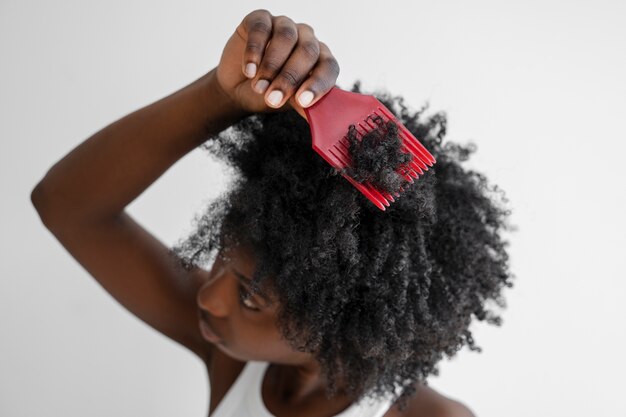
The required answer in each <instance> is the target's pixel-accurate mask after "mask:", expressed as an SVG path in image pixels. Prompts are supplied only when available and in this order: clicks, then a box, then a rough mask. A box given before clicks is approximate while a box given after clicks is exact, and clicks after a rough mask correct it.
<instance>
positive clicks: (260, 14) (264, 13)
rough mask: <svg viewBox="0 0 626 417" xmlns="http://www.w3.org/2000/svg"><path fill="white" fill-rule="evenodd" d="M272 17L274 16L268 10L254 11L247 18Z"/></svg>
mask: <svg viewBox="0 0 626 417" xmlns="http://www.w3.org/2000/svg"><path fill="white" fill-rule="evenodd" d="M271 16H272V14H271V13H270V12H269V10H267V9H256V10H253V11H251V12H250V13H248V16H246V17H251V18H254V17H260V18H268V17H271Z"/></svg>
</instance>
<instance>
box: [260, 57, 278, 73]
mask: <svg viewBox="0 0 626 417" xmlns="http://www.w3.org/2000/svg"><path fill="white" fill-rule="evenodd" d="M262 67H263V71H264V72H269V73H272V74H275V73H276V72H278V70H280V68H281V67H282V64H280V63H279V62H278V61H277V60H275V59H266V60H263V63H262Z"/></svg>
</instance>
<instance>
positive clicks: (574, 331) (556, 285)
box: [0, 0, 626, 417]
mask: <svg viewBox="0 0 626 417" xmlns="http://www.w3.org/2000/svg"><path fill="white" fill-rule="evenodd" d="M257 8H266V9H268V10H269V11H270V12H272V14H274V15H281V14H285V15H287V16H289V17H291V18H292V19H294V20H295V21H296V22H306V23H308V24H310V25H311V26H313V28H314V29H315V33H316V35H317V37H318V39H320V40H321V41H323V42H325V43H327V44H328V46H329V47H330V49H331V51H332V52H333V54H334V55H335V57H336V58H337V60H338V61H339V63H340V66H341V74H340V76H339V79H338V81H337V84H338V85H340V86H342V87H346V86H349V85H351V84H352V82H353V81H354V80H356V79H360V80H361V81H362V82H363V84H362V88H363V89H366V90H373V89H376V88H384V89H387V90H388V91H390V92H392V93H394V94H399V95H402V96H404V97H405V98H406V102H407V104H409V105H410V106H411V107H412V108H413V109H418V108H419V107H421V106H422V105H423V104H424V103H425V102H426V101H428V102H429V103H430V108H429V110H428V112H427V113H428V114H432V113H434V112H436V111H445V112H446V113H447V115H448V122H449V124H448V134H447V139H449V140H453V141H456V142H460V143H466V142H467V141H470V140H471V141H473V142H475V143H476V144H477V146H478V151H477V153H476V154H475V155H474V156H473V157H472V159H471V161H470V162H469V163H468V165H467V166H468V167H471V168H474V169H476V170H479V171H481V172H483V173H484V174H485V175H487V176H488V177H489V179H490V181H492V183H495V184H497V185H498V186H499V187H501V188H502V189H504V190H505V192H506V194H507V196H508V198H509V200H510V204H511V207H512V210H513V215H512V217H511V221H512V223H514V224H516V225H517V226H518V231H517V232H515V233H513V234H511V235H510V236H509V237H510V241H511V247H510V254H511V267H512V270H513V272H514V273H515V275H516V284H515V287H514V288H512V289H510V290H506V291H505V296H506V299H507V301H508V307H507V309H506V310H504V311H501V315H502V317H503V319H504V322H503V325H502V327H494V326H489V325H487V324H484V323H478V324H476V325H475V326H474V327H473V328H472V330H473V332H474V335H475V339H476V342H477V344H478V345H479V346H481V347H482V348H483V352H482V353H474V352H471V351H469V350H467V349H463V350H462V351H460V352H459V353H458V355H457V356H456V357H455V358H454V359H452V360H446V361H444V362H442V363H441V367H440V369H441V374H440V375H439V376H438V377H432V378H431V379H430V380H429V381H430V384H431V385H432V386H433V387H435V388H436V389H438V390H440V391H441V392H442V393H443V394H445V395H448V396H450V397H452V398H455V399H459V400H461V401H462V402H464V403H465V404H467V405H468V406H469V407H470V408H471V409H472V410H473V411H474V412H475V413H476V415H477V416H479V417H500V416H508V417H525V416H532V415H545V416H589V415H592V416H617V415H626V405H625V403H624V402H623V401H622V391H623V388H624V383H623V374H624V371H626V369H625V368H626V367H625V361H624V357H623V355H624V352H626V335H625V326H624V317H626V303H624V301H623V298H624V296H625V295H626V291H625V290H626V283H625V282H626V280H625V279H624V275H625V274H624V270H625V269H626V262H625V259H626V256H625V255H624V250H625V249H626V244H625V243H626V239H625V233H624V232H625V227H624V226H625V221H624V212H625V210H624V209H625V206H626V204H625V199H626V192H625V188H626V187H625V186H624V179H625V178H626V175H624V166H625V165H624V163H623V161H622V158H624V151H625V150H626V146H625V145H624V143H625V140H626V127H625V126H626V123H625V116H624V113H625V111H626V77H624V74H626V54H625V53H624V44H625V41H626V25H624V18H625V17H626V3H625V2H623V1H601V0H600V1H593V2H592V1H554V0H550V1H524V2H501V1H476V2H463V1H457V2H448V1H437V2H408V1H407V2H382V3H381V2H373V1H358V2H357V1H344V2H338V1H334V2H323V1H322V2H315V3H314V2H310V3H309V2H293V1H265V2H252V1H250V2H224V3H221V4H219V5H218V3H217V2H209V1H169V2H167V1H155V0H150V1H145V0H144V1H119V0H118V1H106V2H102V1H89V2H88V1H76V0H74V1H62V2H46V1H23V0H12V1H7V0H2V1H1V2H0V60H1V65H0V117H1V123H0V141H1V142H0V143H1V150H0V158H1V164H0V170H1V171H0V187H1V192H2V194H1V197H0V198H1V200H2V204H1V205H0V207H1V209H2V216H0V222H1V231H2V233H1V234H0V242H1V245H2V247H1V250H0V254H1V256H2V262H0V276H1V279H0V415H2V416H16V417H17V416H34V415H42V416H68V417H69V416H76V417H78V416H85V415H89V416H92V417H98V416H102V417H104V416H111V415H116V416H137V415H151V416H153V417H158V416H170V415H186V416H206V414H207V409H208V401H209V392H210V387H209V384H208V380H207V375H206V372H205V370H204V368H203V364H202V363H201V362H200V360H199V359H197V358H196V357H194V356H193V355H192V354H191V353H189V352H188V351H187V350H186V349H185V348H183V347H181V346H179V345H177V344H176V343H174V342H172V341H170V340H169V339H167V338H166V337H165V336H162V335H161V334H159V333H158V332H156V331H155V330H153V329H151V328H150V327H148V326H147V325H146V324H144V323H143V322H142V321H140V320H139V319H138V318H136V317H135V316H133V315H132V314H131V313H129V312H128V311H127V310H125V309H124V308H123V307H122V306H121V305H120V304H118V303H117V302H116V301H115V300H114V299H113V298H112V297H111V296H109V295H108V293H106V292H105V291H104V290H103V289H102V287H100V286H99V284H98V283H97V282H96V281H95V280H93V278H91V276H90V275H89V274H88V273H87V272H86V271H85V270H84V269H82V267H81V266H80V265H79V264H78V263H77V262H76V261H74V259H73V258H72V257H71V256H70V255H69V254H68V253H67V252H66V251H65V250H64V249H63V247H62V246H61V245H60V244H59V243H58V242H57V241H56V239H55V238H54V236H53V235H52V234H51V233H50V232H49V231H48V230H47V229H46V228H45V227H44V226H43V224H42V223H41V221H40V219H39V216H38V215H37V213H36V211H35V210H34V208H33V207H32V205H31V202H30V192H31V190H32V188H33V187H34V186H35V184H36V183H37V182H38V181H39V180H40V179H41V178H42V177H43V175H44V174H45V173H46V171H47V170H48V169H49V168H50V167H51V166H52V165H53V164H54V163H55V162H56V161H58V160H59V159H60V158H62V157H63V156H64V155H66V154H67V153H68V152H69V151H70V150H71V149H73V148H74V147H75V146H77V145H78V144H79V143H81V142H82V141H83V140H85V139H86V138H88V137H89V136H90V135H92V134H93V133H95V132H96V131H98V130H100V129H101V128H102V127H104V126H106V125H108V124H109V123H112V122H114V121H115V120H117V119H119V118H120V117H122V116H124V115H126V114H128V113H130V112H132V111H134V110H137V109H138V108H140V107H143V106H145V105H148V104H150V103H152V102H154V101H156V100H158V99H160V98H162V97H164V96H166V95H168V94H170V93H172V92H174V91H176V90H178V89H179V88H181V87H183V86H184V85H187V84H188V83H190V82H191V81H193V80H195V79H196V78H198V77H199V76H201V75H202V74H204V73H205V72H207V71H209V70H210V69H211V68H213V67H214V66H215V65H217V63H218V60H219V57H220V55H221V52H222V49H223V47H224V45H225V42H226V40H227V39H228V38H229V37H230V36H231V34H232V33H233V31H234V30H235V28H236V26H237V25H238V24H239V22H240V21H241V20H242V19H243V17H244V16H245V15H246V14H247V13H249V12H251V11H252V10H254V9H257ZM226 179H227V175H226V172H225V171H224V169H223V167H222V166H221V165H219V164H218V163H217V162H215V161H213V160H211V159H210V158H209V157H208V156H207V155H206V153H204V152H203V151H202V150H200V149H196V150H195V151H193V152H191V153H190V154H188V155H187V156H186V157H185V158H183V159H181V160H180V161H179V162H178V163H176V164H175V165H174V166H173V167H172V168H171V169H170V170H169V171H167V172H166V173H165V174H164V175H163V176H162V177H161V178H159V179H158V180H157V181H156V182H155V183H154V184H153V185H152V186H151V187H149V188H148V189H147V190H146V191H145V192H144V193H143V194H142V195H141V196H140V197H139V198H137V199H136V200H135V201H134V202H133V203H132V204H130V205H129V206H128V208H127V209H128V212H129V213H130V214H132V215H133V216H134V217H135V219H137V220H138V221H139V222H140V223H141V224H143V225H144V226H145V227H146V228H148V229H149V230H150V231H151V232H152V233H154V234H155V235H156V236H157V237H159V238H160V239H161V240H162V241H163V242H166V243H167V244H173V243H174V242H175V241H176V240H177V239H178V238H179V237H180V236H183V235H184V234H185V233H186V232H187V231H189V230H190V227H191V219H192V217H193V215H194V214H195V213H197V212H198V211H199V210H201V209H202V208H203V207H204V205H205V203H207V202H208V201H210V200H211V199H212V198H214V197H216V196H217V195H218V194H219V193H220V192H221V191H222V190H223V189H224V187H225V185H226Z"/></svg>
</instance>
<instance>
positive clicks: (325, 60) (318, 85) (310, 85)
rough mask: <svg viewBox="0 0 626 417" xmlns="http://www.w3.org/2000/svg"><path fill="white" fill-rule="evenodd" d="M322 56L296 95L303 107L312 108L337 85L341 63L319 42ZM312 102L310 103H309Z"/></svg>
mask: <svg viewBox="0 0 626 417" xmlns="http://www.w3.org/2000/svg"><path fill="white" fill-rule="evenodd" d="M319 46H320V55H319V58H318V60H317V63H316V64H315V67H314V68H313V70H312V71H311V74H310V75H308V78H307V79H306V80H305V81H304V83H302V85H301V86H300V87H299V88H298V91H297V92H296V93H295V97H296V98H297V100H298V103H299V104H300V105H301V106H302V107H310V106H312V105H313V104H315V103H316V102H317V101H318V100H319V99H320V98H321V97H323V96H324V95H325V94H326V93H328V92H329V91H330V90H331V89H332V88H333V87H334V86H335V84H337V77H339V71H340V68H339V63H338V62H337V60H336V59H335V57H334V56H333V54H332V53H331V52H330V49H328V46H327V45H326V44H325V43H324V42H319ZM308 100H310V101H308Z"/></svg>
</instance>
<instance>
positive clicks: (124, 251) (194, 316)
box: [40, 211, 213, 363]
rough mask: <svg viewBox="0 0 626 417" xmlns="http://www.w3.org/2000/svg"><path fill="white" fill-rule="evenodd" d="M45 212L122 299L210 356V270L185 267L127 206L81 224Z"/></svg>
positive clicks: (61, 235)
mask: <svg viewBox="0 0 626 417" xmlns="http://www.w3.org/2000/svg"><path fill="white" fill-rule="evenodd" d="M40 216H41V217H42V220H43V221H44V224H45V225H46V227H47V228H48V229H49V230H50V231H51V232H52V233H53V234H54V236H55V237H56V238H57V239H58V240H59V242H60V243H61V244H62V245H63V246H64V247H65V249H66V250H67V251H68V252H69V253H70V254H71V255H72V256H73V257H74V258H75V259H76V260H77V261H78V262H79V263H80V264H81V265H82V266H83V267H84V268H85V269H86V270H87V271H88V272H89V273H90V274H91V275H92V276H93V277H94V278H95V279H96V280H97V281H98V283H99V284H100V285H101V286H102V287H103V288H104V289H105V290H106V291H107V292H108V293H109V294H111V296H113V298H115V299H116V300H117V301H118V302H119V303H120V304H121V305H123V306H124V307H125V308H126V309H128V311H130V312H131V313H133V314H134V315H135V316H137V317H139V318H140V319H141V320H143V321H144V322H145V323H147V324H148V325H150V326H151V327H153V328H154V329H156V330H158V331H159V332H161V333H163V334H164V335H166V336H167V337H169V338H170V339H172V340H174V341H176V342H178V343H180V344H181V345H183V346H185V347H186V348H188V349H189V350H191V351H192V352H194V353H195V354H196V355H198V356H199V357H200V359H201V360H203V361H204V362H205V363H206V362H207V361H208V359H209V358H210V355H211V353H212V347H213V345H211V344H210V343H209V342H207V341H205V340H204V338H203V337H202V335H201V333H200V329H199V328H198V308H197V304H196V293H197V290H198V288H199V286H200V285H201V284H202V281H203V277H204V274H205V273H206V271H204V270H202V269H200V268H195V269H193V270H191V271H185V270H184V269H183V268H182V267H181V266H179V263H178V261H177V260H176V258H175V257H174V255H173V254H172V252H171V251H170V249H169V248H167V247H166V246H165V245H164V244H163V243H161V242H160V241H159V240H158V239H157V238H156V237H155V236H153V235H152V234H150V233H149V232H148V231H147V230H146V229H144V228H143V227H142V226H141V225H139V224H138V223H137V222H136V221H135V220H133V218H132V217H131V216H130V215H128V214H127V213H126V212H125V211H123V212H122V213H120V214H119V215H117V216H115V217H113V218H110V219H106V220H99V221H93V222H90V223H80V224H74V223H72V222H71V221H66V220H60V219H58V218H57V219H55V218H52V217H50V216H51V215H46V213H41V212H40ZM46 216H48V217H46Z"/></svg>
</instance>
